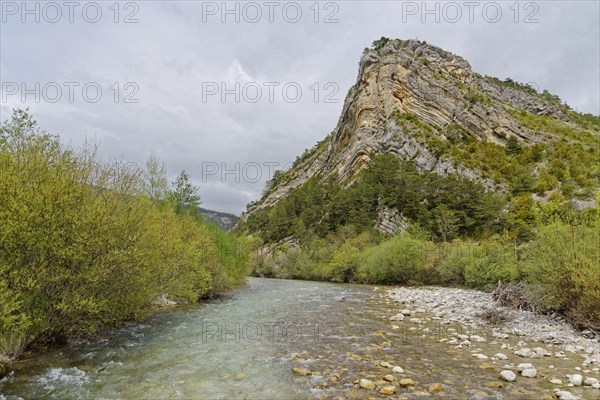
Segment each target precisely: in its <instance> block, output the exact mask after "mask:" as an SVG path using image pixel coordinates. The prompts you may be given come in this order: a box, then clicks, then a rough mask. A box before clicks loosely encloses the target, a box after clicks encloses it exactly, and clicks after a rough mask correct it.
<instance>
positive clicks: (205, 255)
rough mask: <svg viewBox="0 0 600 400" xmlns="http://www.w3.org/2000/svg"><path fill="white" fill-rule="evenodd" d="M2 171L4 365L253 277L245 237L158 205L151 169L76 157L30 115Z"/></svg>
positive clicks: (4, 152) (14, 136)
mask: <svg viewBox="0 0 600 400" xmlns="http://www.w3.org/2000/svg"><path fill="white" fill-rule="evenodd" d="M0 171H1V172H2V179H0V193H1V197H0V299H1V301H0V336H1V337H2V340H1V341H0V353H4V354H3V355H2V354H0V357H3V359H14V358H15V357H16V354H18V353H19V351H20V350H21V349H22V347H23V346H24V345H25V344H27V343H28V342H30V341H32V342H33V343H37V344H39V343H43V342H50V341H54V340H62V339H63V338H72V337H81V336H88V335H94V334H96V333H97V332H98V331H99V330H100V329H104V328H106V327H111V326H118V325H122V324H124V323H126V322H128V321H131V320H133V319H136V318H139V317H141V316H143V315H145V313H146V312H147V311H148V310H149V309H150V308H151V307H152V302H153V301H154V300H155V299H156V298H157V297H158V296H160V295H162V294H167V295H169V296H172V297H174V298H180V299H184V300H187V301H196V300H198V299H199V298H201V297H206V296H210V295H213V294H216V293H219V292H222V291H224V290H227V289H229V288H231V287H233V286H234V285H236V284H239V283H240V282H242V280H243V279H244V275H245V262H246V256H245V255H244V254H247V253H242V254H234V253H233V252H232V247H234V243H235V239H233V238H231V237H229V236H228V235H226V234H225V233H223V232H222V231H218V230H215V229H213V228H210V227H208V226H206V225H205V224H204V223H203V222H202V221H201V219H200V218H199V217H198V215H197V213H193V212H191V211H190V212H186V213H183V214H177V213H176V212H175V209H174V207H173V205H172V204H171V203H169V201H167V200H165V201H162V200H159V199H157V198H155V199H152V200H151V199H149V198H148V197H147V196H146V195H145V193H146V185H145V184H144V182H143V180H142V178H141V177H142V174H141V170H140V169H139V168H137V167H131V166H130V165H127V164H124V163H119V162H117V163H112V164H106V163H102V162H101V161H100V160H98V159H97V157H96V155H95V148H85V149H83V150H81V151H74V150H72V149H69V148H66V147H65V146H63V145H62V144H61V143H60V141H59V140H58V139H57V138H56V137H54V136H51V135H48V134H46V133H44V132H42V131H40V130H39V129H38V128H37V126H36V123H35V121H33V119H32V118H31V117H30V116H29V115H28V114H27V113H26V112H24V111H21V110H16V111H15V112H14V114H13V118H12V119H11V120H9V121H5V122H4V123H3V124H2V125H1V126H0ZM188 211H189V210H188ZM219 247H223V251H221V249H220V248H219ZM11 349H12V350H11ZM2 363H4V364H6V361H3V362H2Z"/></svg>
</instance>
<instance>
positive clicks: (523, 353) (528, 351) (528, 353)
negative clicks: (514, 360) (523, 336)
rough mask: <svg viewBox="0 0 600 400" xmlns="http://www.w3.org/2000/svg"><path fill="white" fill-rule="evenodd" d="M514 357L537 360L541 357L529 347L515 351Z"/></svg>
mask: <svg viewBox="0 0 600 400" xmlns="http://www.w3.org/2000/svg"><path fill="white" fill-rule="evenodd" d="M515 355H517V356H519V357H528V358H539V357H541V356H540V355H539V354H537V353H536V352H534V351H533V350H531V349H530V348H529V347H524V348H522V349H519V350H517V351H515Z"/></svg>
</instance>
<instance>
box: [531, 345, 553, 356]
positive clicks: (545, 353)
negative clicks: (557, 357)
mask: <svg viewBox="0 0 600 400" xmlns="http://www.w3.org/2000/svg"><path fill="white" fill-rule="evenodd" d="M532 350H533V351H534V352H535V353H536V354H537V355H538V356H540V357H544V356H551V355H552V353H550V352H549V351H548V350H546V349H544V348H543V347H534V348H533V349H532Z"/></svg>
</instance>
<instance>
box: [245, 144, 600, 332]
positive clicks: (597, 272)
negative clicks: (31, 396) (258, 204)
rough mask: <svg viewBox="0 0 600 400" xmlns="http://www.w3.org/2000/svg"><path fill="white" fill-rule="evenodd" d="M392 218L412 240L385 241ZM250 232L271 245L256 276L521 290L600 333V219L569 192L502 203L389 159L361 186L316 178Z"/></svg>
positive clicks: (259, 215) (256, 215)
mask: <svg viewBox="0 0 600 400" xmlns="http://www.w3.org/2000/svg"><path fill="white" fill-rule="evenodd" d="M505 151H510V149H507V150H505ZM599 202H600V195H597V199H596V203H597V204H598V203H599ZM382 208H387V209H396V210H402V218H403V219H404V220H405V221H406V222H407V225H408V226H409V227H408V229H406V230H405V231H404V232H402V233H400V234H397V235H396V236H392V237H390V236H386V235H383V234H381V233H379V232H378V230H377V229H376V227H375V221H376V220H377V218H378V214H379V211H380V210H381V209H382ZM241 227H243V228H244V229H248V231H249V232H253V233H254V234H256V235H257V236H259V237H261V238H262V239H263V240H264V243H265V245H266V246H265V251H264V252H263V253H258V254H256V255H255V257H254V260H253V267H252V268H253V272H252V273H253V274H254V275H256V276H267V277H281V278H292V279H312V280H324V281H333V282H355V283H372V284H406V285H446V286H463V287H471V288H477V289H482V290H486V291H491V290H493V289H494V288H496V287H497V286H498V285H507V284H514V283H517V282H520V283H521V284H520V285H519V286H518V287H519V288H521V292H520V293H519V295H522V296H523V298H526V299H527V301H528V302H529V305H530V306H531V307H534V308H535V309H537V310H540V311H542V312H558V313H561V314H563V315H565V316H566V317H567V318H568V319H569V321H571V322H572V323H573V324H574V325H576V326H579V327H588V328H592V329H599V328H600V311H599V310H600V267H599V266H600V234H599V232H600V209H599V208H598V207H597V206H596V207H594V208H587V209H583V210H580V209H578V208H577V207H576V206H575V204H574V203H573V202H571V201H568V200H567V199H566V198H565V197H564V196H563V194H561V193H560V191H555V192H552V193H551V194H550V195H549V196H548V199H547V201H546V202H536V201H534V200H533V198H532V196H531V194H523V193H521V192H518V193H512V192H511V193H508V194H506V195H501V194H494V193H490V192H487V191H486V190H485V188H484V187H483V186H482V185H480V184H478V183H475V182H473V181H470V180H467V179H464V178H460V177H458V176H452V175H450V176H446V177H442V176H439V175H436V174H434V173H429V172H420V171H418V170H417V169H416V168H415V167H414V166H413V165H412V164H411V163H408V162H402V161H400V160H398V159H397V157H395V156H393V155H381V156H376V157H374V159H373V160H372V163H371V165H370V167H369V168H368V169H367V170H365V171H363V172H361V173H360V174H359V175H358V177H357V178H356V180H355V181H354V182H353V184H352V185H349V186H345V187H344V186H342V185H339V184H335V183H332V182H324V181H322V180H320V179H319V178H313V179H312V180H310V181H309V182H307V183H306V184H304V185H303V186H300V187H299V188H297V189H295V190H293V191H292V192H291V194H289V195H288V196H287V197H285V198H283V199H282V200H281V201H280V202H279V203H277V204H276V205H275V206H271V207H266V208H263V209H261V210H258V211H255V212H253V213H252V214H250V215H249V216H248V218H247V220H246V221H245V222H244V224H243V225H242V226H241Z"/></svg>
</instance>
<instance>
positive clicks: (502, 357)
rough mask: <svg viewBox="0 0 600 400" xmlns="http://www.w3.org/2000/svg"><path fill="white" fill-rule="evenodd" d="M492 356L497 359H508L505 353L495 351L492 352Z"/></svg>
mask: <svg viewBox="0 0 600 400" xmlns="http://www.w3.org/2000/svg"><path fill="white" fill-rule="evenodd" d="M494 357H496V358H497V359H498V360H508V357H506V354H504V353H496V354H494Z"/></svg>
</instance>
